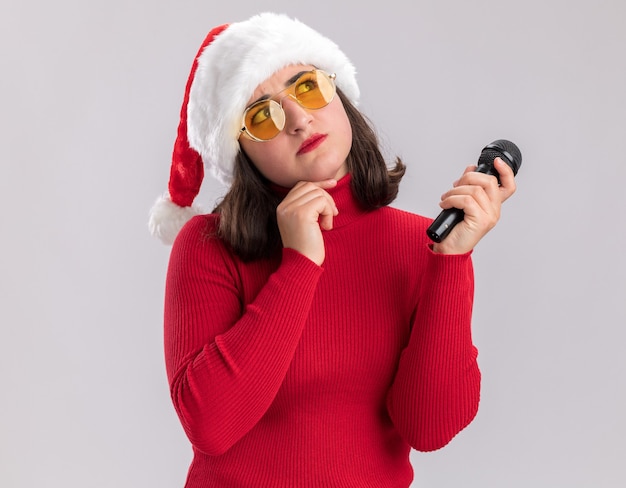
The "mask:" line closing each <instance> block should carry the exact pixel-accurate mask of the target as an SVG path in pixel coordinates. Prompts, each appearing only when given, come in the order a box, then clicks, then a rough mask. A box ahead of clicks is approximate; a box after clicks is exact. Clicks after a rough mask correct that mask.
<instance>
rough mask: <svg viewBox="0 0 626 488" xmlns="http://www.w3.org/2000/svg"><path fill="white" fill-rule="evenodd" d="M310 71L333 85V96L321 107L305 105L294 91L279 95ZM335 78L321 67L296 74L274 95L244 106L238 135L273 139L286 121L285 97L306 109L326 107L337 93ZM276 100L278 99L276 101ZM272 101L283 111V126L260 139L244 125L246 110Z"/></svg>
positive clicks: (257, 140) (264, 140)
mask: <svg viewBox="0 0 626 488" xmlns="http://www.w3.org/2000/svg"><path fill="white" fill-rule="evenodd" d="M311 73H321V75H322V76H324V77H326V78H327V79H328V80H329V81H330V83H331V85H332V87H333V96H332V97H330V100H328V102H327V103H326V104H325V105H322V106H321V107H317V108H309V107H307V106H305V105H303V104H302V102H301V101H300V100H299V99H298V97H297V96H296V95H295V93H288V94H286V95H284V96H281V95H282V94H283V93H285V92H287V91H289V90H291V91H292V92H295V90H294V87H295V86H296V85H297V84H298V83H300V82H301V80H302V78H303V77H305V76H307V75H310V74H311ZM335 78H336V74H335V73H327V72H326V71H324V70H321V69H317V68H315V69H312V70H309V71H306V72H304V73H302V74H301V75H300V76H298V79H297V80H295V81H294V82H293V83H291V84H290V85H289V86H288V87H286V88H285V89H284V90H281V91H279V92H278V93H276V94H275V95H273V96H271V97H270V98H269V99H264V100H259V101H258V102H254V103H253V104H252V105H250V106H249V107H248V108H246V109H245V110H244V112H243V116H242V118H241V125H242V127H241V129H240V130H239V137H240V136H241V134H244V133H245V134H246V135H247V136H248V137H249V138H250V139H252V140H253V141H256V142H267V141H271V140H272V139H274V138H275V137H276V136H277V135H278V134H280V133H281V132H282V131H283V129H284V128H285V121H286V118H287V117H286V115H285V110H284V109H283V100H284V99H285V97H291V98H292V99H293V100H295V101H296V102H298V105H300V106H301V107H303V108H305V109H307V110H319V109H320V108H324V107H327V106H328V105H329V104H330V103H331V102H332V101H333V100H334V98H335V95H337V85H336V84H335ZM277 100H280V102H279V101H277ZM268 102H269V103H273V104H275V105H276V106H278V108H279V109H280V110H281V112H282V113H283V116H284V120H283V126H282V127H281V128H280V129H279V130H278V132H276V134H275V135H273V136H272V137H270V138H269V139H261V138H259V137H257V136H255V135H253V134H252V133H251V132H250V131H249V130H248V128H247V127H246V115H247V114H248V112H249V111H250V110H251V109H253V108H254V107H256V106H257V105H260V104H262V103H268Z"/></svg>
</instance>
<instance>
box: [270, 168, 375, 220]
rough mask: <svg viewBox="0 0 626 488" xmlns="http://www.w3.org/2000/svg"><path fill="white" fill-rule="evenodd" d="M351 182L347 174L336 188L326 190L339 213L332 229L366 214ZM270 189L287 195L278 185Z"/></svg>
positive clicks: (350, 176)
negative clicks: (355, 195)
mask: <svg viewBox="0 0 626 488" xmlns="http://www.w3.org/2000/svg"><path fill="white" fill-rule="evenodd" d="M351 181H352V175H351V174H350V173H348V174H347V175H346V176H344V177H343V178H341V179H340V180H338V181H337V186H335V187H334V188H331V189H329V190H327V191H328V193H329V194H330V196H331V197H333V200H334V201H335V205H336V206H337V209H338V210H339V213H338V214H337V216H335V218H334V219H333V229H338V228H339V227H343V226H345V225H348V224H350V223H352V222H354V221H355V220H357V219H359V218H361V217H362V216H363V215H365V214H366V213H367V210H365V209H364V208H363V207H362V206H361V204H360V203H359V202H358V200H357V199H356V198H355V197H354V195H353V193H352V187H351V185H350V182H351ZM272 188H273V190H274V191H275V192H276V193H278V194H280V195H287V193H289V189H288V188H284V187H281V186H278V185H272Z"/></svg>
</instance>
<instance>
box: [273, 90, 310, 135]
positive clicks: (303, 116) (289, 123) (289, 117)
mask: <svg viewBox="0 0 626 488" xmlns="http://www.w3.org/2000/svg"><path fill="white" fill-rule="evenodd" d="M280 105H281V107H282V108H283V111H284V112H285V128H284V129H283V130H285V131H287V132H289V133H291V134H295V133H297V132H299V131H301V130H304V129H305V128H306V126H307V125H309V124H310V123H311V121H312V120H313V115H312V114H311V112H310V111H309V110H307V109H306V108H304V107H303V106H302V105H300V104H299V103H298V101H297V100H296V99H295V98H294V96H293V95H286V96H285V97H284V98H283V99H282V100H281V101H280Z"/></svg>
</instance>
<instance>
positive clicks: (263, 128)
mask: <svg viewBox="0 0 626 488" xmlns="http://www.w3.org/2000/svg"><path fill="white" fill-rule="evenodd" d="M336 91H337V90H336V88H335V75H334V74H328V73H326V72H324V71H322V70H319V69H314V70H312V71H307V72H306V73H303V74H302V75H300V76H299V77H298V79H297V80H296V81H294V82H293V83H292V84H291V85H289V86H288V87H287V88H285V89H284V90H282V91H280V92H279V93H277V94H276V95H274V96H272V97H270V98H268V99H266V100H259V101H258V102H255V103H253V104H252V105H250V106H249V107H248V108H247V109H246V110H245V112H244V113H243V120H242V125H243V127H242V128H241V131H240V135H241V134H242V133H244V132H245V133H246V134H247V135H248V137H250V138H251V139H253V140H255V141H258V142H264V141H269V140H271V139H273V138H274V137H276V136H277V135H278V134H280V132H281V131H282V130H283V129H284V128H285V119H286V117H285V111H284V110H283V107H282V103H283V100H284V98H285V97H291V98H293V99H294V100H295V101H296V102H298V103H299V104H300V105H301V106H302V107H304V108H307V109H313V110H315V109H318V108H322V107H325V106H326V105H328V104H329V103H330V102H332V101H333V98H334V97H335V93H336Z"/></svg>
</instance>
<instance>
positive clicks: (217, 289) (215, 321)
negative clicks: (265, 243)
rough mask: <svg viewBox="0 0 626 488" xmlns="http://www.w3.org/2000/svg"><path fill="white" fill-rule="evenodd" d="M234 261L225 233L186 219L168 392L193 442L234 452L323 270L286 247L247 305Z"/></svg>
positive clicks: (273, 388) (172, 309) (174, 286)
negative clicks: (210, 232) (216, 235)
mask: <svg viewBox="0 0 626 488" xmlns="http://www.w3.org/2000/svg"><path fill="white" fill-rule="evenodd" d="M196 227H198V225H196ZM232 259H233V258H232V257H231V256H230V254H228V253H227V252H226V250H225V247H224V245H223V244H222V243H221V242H220V241H218V240H217V239H211V238H207V237H203V236H201V235H200V231H199V229H197V228H194V226H193V225H191V226H190V225H188V226H187V227H185V228H184V229H183V230H182V231H181V234H180V235H179V237H178V238H177V240H176V242H175V243H174V246H173V248H172V253H171V256H170V264H169V267H168V275H167V281H166V293H165V324H164V325H165V338H164V339H165V359H166V368H167V374H168V380H169V383H170V393H171V397H172V401H173V404H174V408H175V410H176V412H177V414H178V416H179V418H180V421H181V423H182V425H183V428H184V430H185V432H186V434H187V436H188V438H189V440H190V441H191V443H192V444H193V445H194V447H195V448H197V449H198V450H200V451H203V452H205V453H207V454H209V455H218V454H222V453H224V452H226V451H227V450H228V449H229V448H230V447H231V446H232V445H234V444H235V443H236V442H237V441H238V440H239V439H240V438H241V437H243V436H244V435H245V434H246V433H247V432H248V431H249V430H250V429H252V427H254V425H255V424H256V423H257V422H258V421H259V419H260V418H261V417H262V416H263V415H264V413H265V412H266V411H267V409H268V408H269V406H270V405H271V403H272V401H273V400H274V398H275V396H276V393H277V392H278V390H279V388H280V386H281V384H282V382H283V380H284V377H285V375H286V373H287V370H288V368H289V365H290V363H291V360H292V358H293V355H294V352H295V350H296V347H297V345H298V342H299V340H300V336H301V333H302V330H303V327H304V324H305V322H306V319H307V316H308V313H309V309H310V306H311V303H312V300H313V296H314V294H315V290H316V286H317V282H318V280H319V277H320V275H321V273H322V269H321V268H320V267H318V266H317V265H315V264H314V263H313V262H311V261H310V260H308V259H306V258H305V257H304V256H302V255H300V254H299V253H297V252H295V251H292V250H290V249H284V250H283V257H282V261H281V264H280V265H279V266H278V268H277V269H276V271H274V272H273V273H272V274H271V275H270V276H269V279H267V277H264V278H263V279H267V282H266V283H265V284H264V285H263V286H261V288H260V291H259V293H258V294H257V296H256V298H255V299H254V300H253V301H252V302H251V303H250V304H248V305H247V306H244V305H243V304H242V298H241V296H240V291H239V290H238V289H237V280H236V276H235V275H236V272H235V267H234V266H233V265H232Z"/></svg>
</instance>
